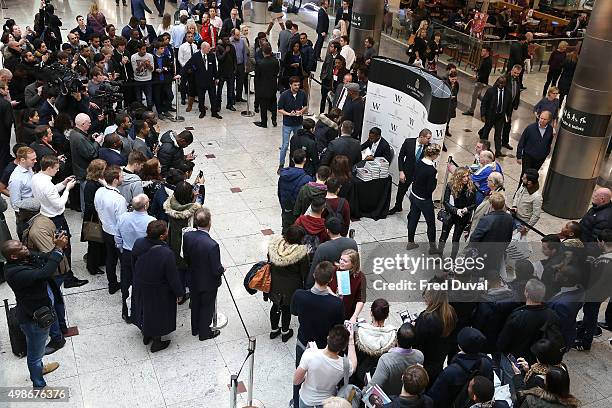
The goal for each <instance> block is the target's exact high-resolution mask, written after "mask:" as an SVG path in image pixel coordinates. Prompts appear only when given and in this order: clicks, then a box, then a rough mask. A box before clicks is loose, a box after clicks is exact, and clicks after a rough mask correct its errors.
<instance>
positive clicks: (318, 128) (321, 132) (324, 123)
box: [314, 113, 339, 156]
mask: <svg viewBox="0 0 612 408" xmlns="http://www.w3.org/2000/svg"><path fill="white" fill-rule="evenodd" d="M314 134H315V141H316V142H317V151H318V152H319V156H320V155H321V152H323V150H325V149H326V148H327V145H328V144H329V142H331V141H332V140H334V139H335V138H337V137H338V135H339V133H338V124H337V123H336V122H334V121H333V120H331V119H330V118H328V117H327V116H326V115H325V114H324V113H322V114H321V115H320V116H319V121H318V122H317V124H316V125H315V129H314Z"/></svg>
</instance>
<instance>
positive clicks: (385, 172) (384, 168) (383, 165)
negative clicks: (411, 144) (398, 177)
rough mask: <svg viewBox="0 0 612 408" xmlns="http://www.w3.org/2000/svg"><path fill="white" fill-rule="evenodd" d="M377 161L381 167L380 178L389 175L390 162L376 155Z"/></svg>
mask: <svg viewBox="0 0 612 408" xmlns="http://www.w3.org/2000/svg"><path fill="white" fill-rule="evenodd" d="M374 161H375V162H376V163H378V165H379V167H380V178H387V177H389V162H388V161H387V159H385V158H384V157H376V158H375V159H374Z"/></svg>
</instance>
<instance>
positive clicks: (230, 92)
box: [211, 77, 236, 109]
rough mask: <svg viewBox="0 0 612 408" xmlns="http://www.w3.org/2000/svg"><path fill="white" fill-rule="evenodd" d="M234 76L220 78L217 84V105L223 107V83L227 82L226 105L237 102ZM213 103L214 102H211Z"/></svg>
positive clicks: (232, 104)
mask: <svg viewBox="0 0 612 408" xmlns="http://www.w3.org/2000/svg"><path fill="white" fill-rule="evenodd" d="M234 79H235V78H234V77H232V78H223V77H221V78H219V84H217V106H218V107H219V109H221V100H222V96H223V95H222V93H223V84H225V83H227V95H226V97H227V103H226V104H225V107H230V106H234V105H235V104H236V94H235V91H234ZM211 103H212V102H211Z"/></svg>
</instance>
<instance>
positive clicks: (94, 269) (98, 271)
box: [87, 268, 105, 275]
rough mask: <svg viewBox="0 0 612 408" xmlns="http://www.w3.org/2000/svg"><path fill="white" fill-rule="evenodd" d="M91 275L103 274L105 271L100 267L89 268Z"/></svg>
mask: <svg viewBox="0 0 612 408" xmlns="http://www.w3.org/2000/svg"><path fill="white" fill-rule="evenodd" d="M87 272H89V274H90V275H103V274H104V273H105V272H104V271H103V270H102V269H100V268H93V269H87Z"/></svg>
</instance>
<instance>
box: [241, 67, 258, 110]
mask: <svg viewBox="0 0 612 408" xmlns="http://www.w3.org/2000/svg"><path fill="white" fill-rule="evenodd" d="M240 114H241V115H242V116H245V117H248V118H250V117H253V116H255V112H253V111H251V73H250V72H249V73H248V74H247V108H246V110H245V111H242V112H240Z"/></svg>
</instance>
